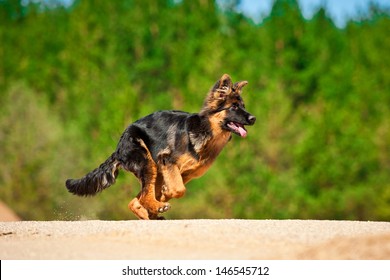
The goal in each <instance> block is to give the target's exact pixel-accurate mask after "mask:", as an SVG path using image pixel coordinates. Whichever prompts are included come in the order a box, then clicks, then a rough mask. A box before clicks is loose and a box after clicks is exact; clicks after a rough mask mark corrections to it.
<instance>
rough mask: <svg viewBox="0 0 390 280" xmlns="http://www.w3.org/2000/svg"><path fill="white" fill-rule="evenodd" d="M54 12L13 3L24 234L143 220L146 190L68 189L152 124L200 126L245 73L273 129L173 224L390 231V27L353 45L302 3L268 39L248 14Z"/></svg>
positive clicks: (282, 15) (381, 15)
mask: <svg viewBox="0 0 390 280" xmlns="http://www.w3.org/2000/svg"><path fill="white" fill-rule="evenodd" d="M26 3H27V4H26ZM28 3H29V4H28ZM39 3H41V2H36V1H34V2H27V1H15V0H2V1H0V40H1V41H0V42H1V43H0V108H1V109H0V156H1V161H0V200H2V201H4V202H6V203H7V204H9V205H10V206H11V207H12V208H13V209H14V210H15V211H16V212H17V213H18V214H19V215H20V216H21V217H22V218H23V219H26V220H30V219H36V220H46V219H96V218H98V219H132V218H134V217H133V215H132V214H131V213H130V212H129V211H128V209H127V203H128V202H129V201H130V199H131V198H132V197H133V196H135V195H136V194H137V193H138V191H139V184H138V182H137V181H136V179H135V178H134V176H133V175H131V174H126V173H124V172H122V173H121V175H120V177H119V180H118V182H117V183H116V184H115V185H114V186H112V187H111V188H110V189H108V190H106V191H104V193H102V194H101V195H98V196H97V197H93V198H78V197H75V196H72V195H70V194H69V193H67V191H66V189H65V186H64V182H65V180H66V179H67V178H69V177H81V176H83V175H84V174H85V173H87V172H89V171H90V170H92V169H93V168H95V167H97V166H98V165H99V164H100V163H101V162H103V161H104V160H105V159H106V158H107V157H108V155H110V154H111V152H112V151H113V150H114V149H115V146H116V144H117V141H118V139H119V137H120V135H121V133H122V131H123V130H124V129H125V127H126V126H127V125H128V124H130V123H131V122H133V121H135V120H137V119H138V118H140V117H142V116H145V115H146V114H149V113H151V112H153V111H156V110H161V109H180V110H185V111H190V112H196V111H198V110H199V109H200V107H201V105H202V102H203V99H204V97H205V94H206V93H207V91H208V90H209V88H210V87H211V86H212V85H213V84H214V82H215V81H216V80H217V79H218V78H219V77H220V76H221V75H222V74H223V73H229V74H230V75H231V76H232V78H233V80H235V81H237V80H248V81H249V85H248V86H247V87H246V88H245V92H244V98H245V101H246V104H247V108H248V111H250V112H251V113H253V114H254V115H256V116H257V123H256V124H255V126H253V127H250V128H249V129H248V130H249V134H248V137H247V138H246V139H240V138H239V137H233V140H232V141H231V142H230V143H229V144H228V146H227V147H226V148H225V150H224V151H223V152H222V155H221V156H220V157H219V158H218V159H217V161H216V163H215V165H213V167H212V168H211V169H210V170H209V172H208V173H207V174H206V175H205V176H203V177H202V178H200V179H198V180H194V181H192V182H190V183H189V184H188V185H187V187H188V192H187V194H186V196H185V197H184V198H182V199H180V200H174V201H172V206H173V207H172V210H171V211H170V212H168V213H167V215H166V216H167V217H168V218H251V219H252V218H253V219H270V218H273V219H357V220H387V221H388V220H390V172H389V171H390V52H389V50H390V36H388V34H389V30H390V13H389V11H384V10H381V9H379V8H376V7H372V9H371V11H370V13H369V14H367V15H365V16H364V17H362V18H360V19H356V20H354V21H351V22H349V23H348V24H347V26H346V27H345V28H343V29H339V28H337V27H336V26H335V25H334V23H333V22H332V21H331V20H330V19H329V18H328V17H327V15H326V12H325V10H323V9H320V10H319V11H318V12H317V13H316V14H315V15H314V17H313V18H312V19H310V20H305V19H304V18H303V17H302V14H301V11H300V9H299V6H298V4H297V2H296V1H295V0H276V1H275V3H274V6H273V8H272V12H271V14H270V15H269V16H268V17H267V18H266V19H265V20H264V21H263V22H262V23H261V24H255V23H253V22H252V21H251V20H250V19H248V18H246V17H245V16H244V15H242V14H240V13H238V12H237V9H236V7H237V5H238V3H237V1H225V5H224V6H223V8H221V7H220V6H218V5H217V4H216V3H215V2H213V1H204V0H191V1H190V0H183V1H173V0H171V1H169V0H167V1H138V0H134V1H124V0H123V1H104V0H101V1H95V0H94V1H92V0H81V1H76V2H74V3H73V4H72V6H70V7H63V6H61V5H59V4H58V3H55V2H53V1H47V2H43V3H44V4H39Z"/></svg>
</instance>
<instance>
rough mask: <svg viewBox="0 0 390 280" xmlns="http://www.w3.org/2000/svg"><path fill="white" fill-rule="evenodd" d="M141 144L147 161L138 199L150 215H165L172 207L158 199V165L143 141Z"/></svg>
mask: <svg viewBox="0 0 390 280" xmlns="http://www.w3.org/2000/svg"><path fill="white" fill-rule="evenodd" d="M140 144H141V146H143V147H144V148H145V149H146V151H147V156H146V158H147V161H146V164H145V165H144V167H143V169H142V170H141V174H142V175H141V176H140V178H139V179H140V181H141V184H142V189H141V192H140V195H139V198H138V200H139V203H140V204H141V205H142V206H143V207H145V208H146V209H147V210H148V212H149V214H152V215H157V214H159V213H164V212H166V211H168V210H169V209H170V208H171V206H170V204H169V203H167V202H160V201H158V200H157V199H156V190H155V186H156V182H157V176H158V170H157V165H156V163H155V162H154V160H153V158H152V155H151V154H150V151H149V149H148V148H147V147H146V145H145V143H144V142H143V141H141V142H140Z"/></svg>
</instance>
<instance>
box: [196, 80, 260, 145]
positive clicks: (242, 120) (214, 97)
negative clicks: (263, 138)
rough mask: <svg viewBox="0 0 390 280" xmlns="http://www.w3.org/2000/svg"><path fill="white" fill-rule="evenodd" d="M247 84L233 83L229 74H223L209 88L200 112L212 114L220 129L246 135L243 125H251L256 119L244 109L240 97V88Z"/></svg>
mask: <svg viewBox="0 0 390 280" xmlns="http://www.w3.org/2000/svg"><path fill="white" fill-rule="evenodd" d="M247 84H248V82H247V81H240V82H237V83H235V84H233V82H232V80H231V78H230V76H229V75H228V74H224V75H223V76H222V77H221V78H220V79H219V80H218V81H217V82H216V83H215V85H214V87H213V88H212V89H211V90H210V92H209V94H208V96H207V98H206V100H205V102H204V105H203V108H202V111H201V114H207V115H209V116H213V120H214V122H217V123H218V125H219V127H220V128H221V129H222V130H225V131H230V132H233V133H235V134H237V135H239V136H241V137H246V135H247V131H246V129H245V125H253V124H254V123H255V121H256V117H255V116H253V115H252V114H250V113H249V112H247V111H246V110H245V104H244V101H243V99H242V97H241V93H242V88H243V87H244V86H245V85H247Z"/></svg>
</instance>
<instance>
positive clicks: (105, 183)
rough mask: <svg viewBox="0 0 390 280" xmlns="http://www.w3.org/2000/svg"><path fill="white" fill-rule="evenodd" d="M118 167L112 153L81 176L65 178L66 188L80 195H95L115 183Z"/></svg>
mask: <svg viewBox="0 0 390 280" xmlns="http://www.w3.org/2000/svg"><path fill="white" fill-rule="evenodd" d="M119 169H120V164H119V162H118V161H117V160H116V159H115V153H114V154H112V155H111V156H110V157H109V158H108V159H107V160H106V161H105V162H103V163H102V164H101V165H100V166H99V167H98V168H96V169H95V170H93V171H91V172H89V173H88V174H87V175H85V176H84V177H83V178H81V179H68V180H66V188H67V189H68V191H69V192H71V193H73V194H76V195H80V196H90V195H95V194H97V193H98V192H101V191H102V190H104V189H106V188H108V187H109V186H111V185H112V184H114V183H115V179H116V177H117V176H118V171H119Z"/></svg>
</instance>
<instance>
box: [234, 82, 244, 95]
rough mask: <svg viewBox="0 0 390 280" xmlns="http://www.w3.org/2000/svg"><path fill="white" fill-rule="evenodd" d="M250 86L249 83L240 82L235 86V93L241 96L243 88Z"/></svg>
mask: <svg viewBox="0 0 390 280" xmlns="http://www.w3.org/2000/svg"><path fill="white" fill-rule="evenodd" d="M247 84H248V81H240V82H237V83H235V84H234V85H233V90H234V92H236V93H238V94H241V92H242V88H243V87H244V86H246V85H247Z"/></svg>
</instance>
